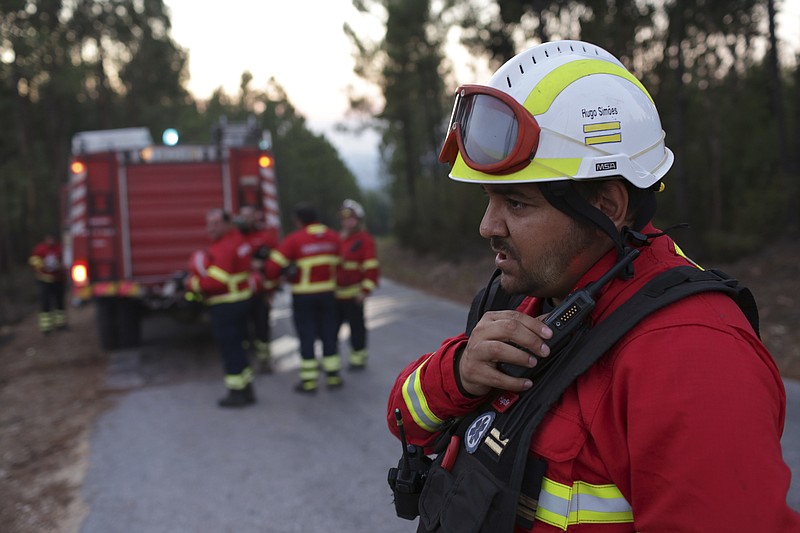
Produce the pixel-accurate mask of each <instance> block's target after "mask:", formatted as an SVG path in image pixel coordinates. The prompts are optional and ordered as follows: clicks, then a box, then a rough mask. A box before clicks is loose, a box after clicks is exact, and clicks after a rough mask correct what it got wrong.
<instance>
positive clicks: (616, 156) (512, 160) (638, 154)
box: [439, 41, 674, 189]
mask: <svg viewBox="0 0 800 533" xmlns="http://www.w3.org/2000/svg"><path fill="white" fill-rule="evenodd" d="M439 158H440V160H441V161H443V162H449V163H450V164H451V165H452V169H451V172H450V177H451V178H452V179H454V180H458V181H466V182H473V183H524V182H549V181H560V180H591V179H599V178H611V177H617V176H621V177H623V178H624V179H626V180H628V181H629V182H630V183H632V184H633V185H635V186H636V187H638V188H640V189H645V188H649V187H652V186H653V185H655V184H656V183H658V181H659V180H660V179H661V178H662V177H663V176H664V175H665V174H666V173H667V171H668V170H669V168H670V167H671V166H672V163H673V160H674V156H673V154H672V152H671V151H670V150H669V149H668V148H667V147H666V146H665V144H664V131H663V130H662V129H661V121H660V119H659V116H658V111H657V110H656V107H655V104H654V103H653V100H652V98H651V97H650V94H649V93H648V92H647V90H646V89H645V88H644V86H642V84H641V83H640V82H639V81H638V80H637V79H636V78H635V77H634V76H633V75H632V74H631V73H630V72H628V70H626V69H625V67H624V66H623V65H622V63H620V62H619V60H617V59H616V58H615V57H614V56H612V55H611V54H610V53H608V52H606V51H605V50H603V49H602V48H599V47H597V46H595V45H593V44H589V43H585V42H582V41H555V42H550V43H545V44H540V45H538V46H534V47H533V48H530V49H528V50H526V51H525V52H522V53H520V54H518V55H516V56H515V57H514V58H512V59H511V60H509V61H508V62H506V63H505V64H504V65H503V66H502V67H500V69H499V70H498V71H497V72H496V73H495V74H494V76H492V78H491V79H490V80H489V83H488V86H479V85H466V86H462V87H460V88H459V89H458V91H457V92H456V103H455V106H454V108H453V116H452V117H451V121H450V128H449V130H448V134H447V139H446V140H445V145H444V147H443V148H442V153H441V155H440V156H439Z"/></svg>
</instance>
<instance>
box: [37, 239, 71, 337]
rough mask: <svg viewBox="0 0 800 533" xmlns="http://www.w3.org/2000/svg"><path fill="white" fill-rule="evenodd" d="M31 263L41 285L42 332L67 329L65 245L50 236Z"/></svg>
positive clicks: (40, 327)
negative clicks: (63, 250) (63, 247)
mask: <svg viewBox="0 0 800 533" xmlns="http://www.w3.org/2000/svg"><path fill="white" fill-rule="evenodd" d="M28 264H29V265H30V266H31V268H33V272H34V275H35V276H36V283H37V285H38V286H39V331H41V332H42V333H44V334H45V335H47V334H49V333H50V332H51V331H53V330H54V329H64V328H66V327H67V322H66V314H65V312H64V279H65V277H66V275H65V270H64V263H63V252H62V249H61V243H59V242H58V241H56V238H55V237H54V236H53V235H46V236H45V238H44V240H43V241H42V242H40V243H39V244H37V245H36V246H35V247H34V249H33V251H32V252H31V255H30V257H29V258H28Z"/></svg>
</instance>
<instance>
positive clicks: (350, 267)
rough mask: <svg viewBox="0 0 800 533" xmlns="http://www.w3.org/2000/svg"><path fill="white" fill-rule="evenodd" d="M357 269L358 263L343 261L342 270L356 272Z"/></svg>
mask: <svg viewBox="0 0 800 533" xmlns="http://www.w3.org/2000/svg"><path fill="white" fill-rule="evenodd" d="M358 268H359V263H358V261H345V262H343V263H342V269H344V270H358Z"/></svg>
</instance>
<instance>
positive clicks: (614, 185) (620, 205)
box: [592, 179, 632, 230]
mask: <svg viewBox="0 0 800 533" xmlns="http://www.w3.org/2000/svg"><path fill="white" fill-rule="evenodd" d="M603 185H604V186H603V188H602V189H600V193H599V194H598V195H597V198H596V199H595V201H594V202H592V203H593V204H594V206H595V207H596V208H598V209H599V210H600V211H602V212H603V213H605V215H606V216H607V217H608V218H610V219H611V222H613V223H614V225H615V226H616V227H617V229H619V230H621V229H622V228H623V226H630V225H631V223H632V221H631V220H628V218H629V217H628V188H627V187H626V186H625V182H624V181H623V180H621V179H617V180H608V181H606V182H605V183H604V184H603Z"/></svg>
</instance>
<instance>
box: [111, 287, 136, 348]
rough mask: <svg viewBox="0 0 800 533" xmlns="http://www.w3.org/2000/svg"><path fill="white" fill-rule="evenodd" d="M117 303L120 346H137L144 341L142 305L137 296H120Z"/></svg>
mask: <svg viewBox="0 0 800 533" xmlns="http://www.w3.org/2000/svg"><path fill="white" fill-rule="evenodd" d="M117 304H118V305H117V323H118V324H119V344H120V347H121V348H135V347H137V346H139V345H140V344H141V343H142V307H141V305H140V304H139V300H137V299H135V298H119V299H118V300H117Z"/></svg>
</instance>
